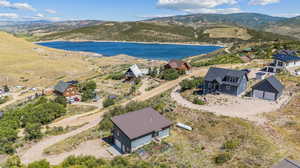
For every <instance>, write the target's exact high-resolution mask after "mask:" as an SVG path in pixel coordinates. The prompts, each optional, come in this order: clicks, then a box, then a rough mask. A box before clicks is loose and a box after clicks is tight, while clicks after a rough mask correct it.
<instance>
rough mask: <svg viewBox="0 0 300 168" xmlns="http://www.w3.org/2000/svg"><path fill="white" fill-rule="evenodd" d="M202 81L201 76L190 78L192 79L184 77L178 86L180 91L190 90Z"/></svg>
mask: <svg viewBox="0 0 300 168" xmlns="http://www.w3.org/2000/svg"><path fill="white" fill-rule="evenodd" d="M202 83H203V78H195V77H194V78H192V79H185V80H183V81H182V82H180V87H181V90H182V91H185V90H190V89H194V88H197V87H198V86H199V85H200V84H202Z"/></svg>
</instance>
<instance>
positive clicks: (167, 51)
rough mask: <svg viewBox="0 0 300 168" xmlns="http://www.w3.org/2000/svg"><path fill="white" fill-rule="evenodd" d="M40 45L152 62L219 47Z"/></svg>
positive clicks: (80, 43) (145, 44)
mask: <svg viewBox="0 0 300 168" xmlns="http://www.w3.org/2000/svg"><path fill="white" fill-rule="evenodd" d="M38 44H39V45H42V46H46V47H50V48H56V49H62V50H68V51H84V52H93V53H98V54H102V55H103V56H115V55H119V54H126V55H130V56H133V57H138V58H144V59H150V60H170V59H183V58H187V57H190V56H195V55H200V54H207V53H210V52H213V51H215V50H218V49H220V48H222V47H219V46H200V45H178V44H148V43H132V42H66V41H58V42H42V43H38Z"/></svg>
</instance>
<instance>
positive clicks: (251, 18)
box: [150, 13, 285, 29]
mask: <svg viewBox="0 0 300 168" xmlns="http://www.w3.org/2000/svg"><path fill="white" fill-rule="evenodd" d="M282 20H285V18H282V17H273V16H269V15H263V14H258V13H236V14H192V15H182V16H172V17H165V18H154V19H151V20H150V21H162V22H173V23H174V22H175V23H181V24H190V25H194V26H200V27H202V26H207V25H210V24H216V23H217V24H230V25H232V24H233V25H238V26H243V27H248V28H252V29H261V28H263V27H264V26H266V25H269V24H273V23H276V22H278V21H282Z"/></svg>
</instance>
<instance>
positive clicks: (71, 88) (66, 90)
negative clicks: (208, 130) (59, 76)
mask: <svg viewBox="0 0 300 168" xmlns="http://www.w3.org/2000/svg"><path fill="white" fill-rule="evenodd" d="M54 92H55V93H56V94H59V95H62V96H65V97H73V96H76V95H78V87H77V86H76V85H74V84H73V83H71V82H64V81H59V82H58V84H57V85H55V87H54Z"/></svg>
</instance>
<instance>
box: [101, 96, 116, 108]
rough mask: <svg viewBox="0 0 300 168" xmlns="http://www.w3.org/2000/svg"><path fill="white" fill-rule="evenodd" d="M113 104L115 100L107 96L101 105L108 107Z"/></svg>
mask: <svg viewBox="0 0 300 168" xmlns="http://www.w3.org/2000/svg"><path fill="white" fill-rule="evenodd" d="M114 104H115V101H114V100H113V99H110V98H107V99H105V100H104V101H103V107H105V108H106V107H109V106H112V105H114Z"/></svg>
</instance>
